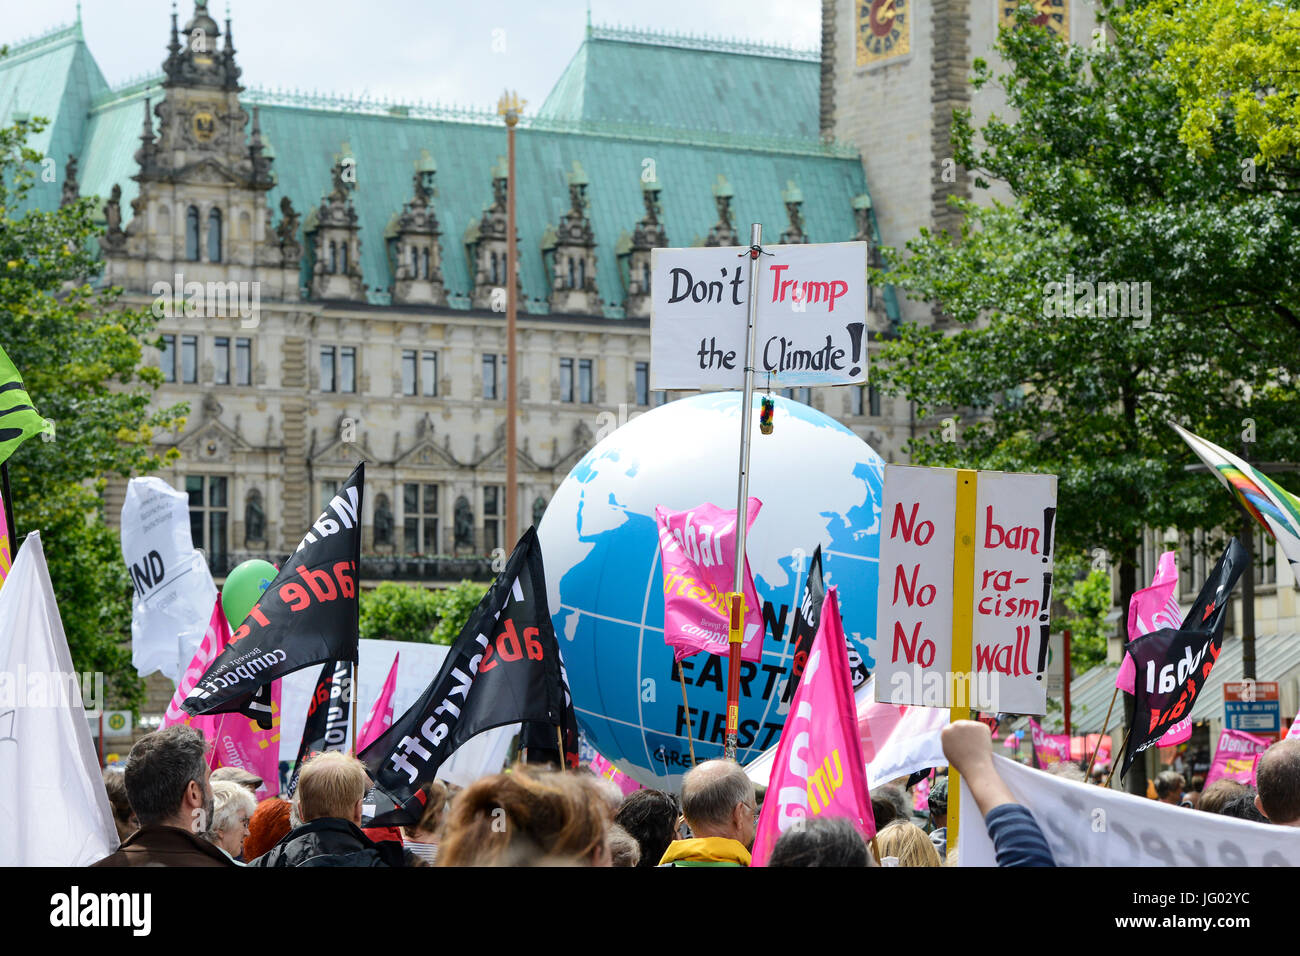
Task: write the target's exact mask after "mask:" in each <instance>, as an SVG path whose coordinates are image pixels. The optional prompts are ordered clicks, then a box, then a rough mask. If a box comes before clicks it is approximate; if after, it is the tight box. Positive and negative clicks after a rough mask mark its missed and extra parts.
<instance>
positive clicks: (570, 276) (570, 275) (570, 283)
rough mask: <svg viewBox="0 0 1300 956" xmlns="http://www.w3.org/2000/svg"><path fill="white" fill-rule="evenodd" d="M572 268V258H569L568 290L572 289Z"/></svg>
mask: <svg viewBox="0 0 1300 956" xmlns="http://www.w3.org/2000/svg"><path fill="white" fill-rule="evenodd" d="M573 266H574V262H573V256H569V288H570V289H572V288H573V276H574V269H573Z"/></svg>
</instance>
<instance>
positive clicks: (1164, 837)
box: [957, 755, 1300, 866]
mask: <svg viewBox="0 0 1300 956" xmlns="http://www.w3.org/2000/svg"><path fill="white" fill-rule="evenodd" d="M993 763H994V766H995V767H996V768H997V771H998V775H999V776H1000V777H1001V778H1002V780H1003V782H1004V783H1005V784H1006V785H1007V787H1008V788H1009V789H1010V790H1011V793H1012V794H1013V795H1014V796H1015V798H1016V802H1017V803H1020V804H1022V805H1024V806H1025V807H1028V808H1029V811H1030V812H1031V813H1032V814H1033V815H1034V819H1035V820H1037V821H1038V826H1039V828H1040V829H1042V831H1043V835H1044V836H1045V837H1046V838H1047V845H1048V846H1049V847H1050V848H1051V850H1052V856H1053V857H1054V858H1055V859H1056V865H1057V866H1300V830H1298V829H1294V828H1291V827H1280V826H1274V825H1272V824H1268V823H1252V822H1250V821H1248V820H1237V819H1234V818H1232V817H1225V816H1221V815H1219V814H1217V813H1204V812H1202V811H1200V810H1191V809H1188V808H1186V807H1173V806H1170V805H1169V804H1167V803H1160V802H1159V801H1156V800H1149V799H1147V798H1145V797H1138V796H1134V795H1133V794H1131V793H1120V792H1119V791H1116V790H1107V789H1105V788H1103V787H1097V786H1092V785H1089V784H1085V783H1076V782H1074V781H1073V780H1065V779H1064V778H1062V777H1058V776H1056V775H1055V774H1050V773H1046V772H1044V771H1042V770H1033V769H1031V768H1029V767H1025V766H1022V765H1021V764H1018V763H1016V762H1015V761H1013V760H1008V759H1007V758H1005V757H999V756H996V755H995V756H994V757H993ZM957 862H958V865H959V866H997V865H998V864H997V857H996V856H995V854H994V852H993V842H992V841H991V840H990V839H989V835H988V830H987V829H985V827H984V819H983V817H981V816H980V813H979V810H978V808H977V807H976V805H975V798H974V797H973V796H971V792H970V790H969V789H967V787H966V781H965V780H964V779H963V780H962V782H961V825H960V827H959V829H958V834H957Z"/></svg>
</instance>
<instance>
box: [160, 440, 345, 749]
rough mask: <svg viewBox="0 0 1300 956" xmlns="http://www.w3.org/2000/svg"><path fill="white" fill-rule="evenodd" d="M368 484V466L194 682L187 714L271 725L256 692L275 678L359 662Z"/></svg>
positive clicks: (335, 501)
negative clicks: (364, 506)
mask: <svg viewBox="0 0 1300 956" xmlns="http://www.w3.org/2000/svg"><path fill="white" fill-rule="evenodd" d="M364 483H365V465H364V464H360V465H357V467H356V469H355V470H354V471H353V472H352V474H351V475H349V476H348V480H347V481H345V482H344V483H343V487H341V488H340V489H339V490H338V494H336V495H335V496H334V497H333V498H331V499H330V502H329V504H328V505H326V506H325V510H324V511H323V512H321V516H320V517H319V518H317V519H316V523H315V524H313V525H312V526H311V528H310V529H309V530H308V532H307V534H306V536H305V537H304V538H303V539H302V542H301V543H300V544H299V545H298V549H297V550H296V551H295V552H294V553H293V554H292V555H290V557H289V558H288V559H287V560H286V561H285V562H284V564H283V565H282V566H281V568H280V573H279V574H277V575H276V576H275V580H274V581H272V582H271V586H270V587H268V588H267V589H266V590H265V591H264V592H263V593H262V597H261V599H260V600H259V601H258V602H257V603H256V604H254V605H253V609H252V610H251V611H249V612H248V616H247V617H246V618H244V622H243V624H241V625H240V626H239V627H238V629H236V631H235V633H234V634H233V635H232V636H231V639H230V643H229V644H228V645H227V646H226V649H225V650H223V651H222V652H221V653H220V654H219V655H218V656H217V659H216V660H215V661H213V662H212V666H210V667H209V668H208V669H207V672H206V673H204V675H203V676H202V677H201V678H199V682H198V683H197V684H195V685H194V689H193V690H192V691H190V695H189V696H188V697H187V698H185V701H184V702H183V703H182V704H181V707H182V708H183V709H184V710H185V712H186V713H188V714H191V715H193V716H198V715H199V714H229V713H240V714H245V715H247V716H249V717H252V718H254V719H256V720H257V721H258V723H259V725H261V726H262V727H263V728H264V729H269V728H270V726H271V724H270V714H269V712H267V713H263V712H262V709H261V708H259V707H257V706H256V696H257V695H258V694H259V693H263V694H264V693H265V690H263V688H266V687H268V686H269V685H270V683H271V681H273V680H275V679H276V678H277V677H283V676H284V675H285V674H291V673H293V672H294V671H296V670H300V669H302V668H304V667H310V666H311V665H313V664H322V663H324V662H325V661H351V662H352V663H356V660H357V637H358V633H357V615H358V605H357V580H358V568H359V567H360V564H361V505H362V492H363V491H364ZM263 721H266V722H265V723H263Z"/></svg>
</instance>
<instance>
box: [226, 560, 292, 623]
mask: <svg viewBox="0 0 1300 956" xmlns="http://www.w3.org/2000/svg"><path fill="white" fill-rule="evenodd" d="M279 573H280V572H279V570H278V569H277V568H276V566H275V565H274V564H272V563H271V562H270V561H263V560H261V559H260V558H254V559H252V560H251V561H245V562H244V563H243V564H239V565H236V566H235V567H234V568H233V569H231V572H230V573H229V574H228V575H226V583H225V584H224V585H223V586H222V588H221V610H222V612H223V613H224V614H225V615H226V620H227V621H229V622H230V629H231V630H232V631H235V630H238V629H239V625H241V624H243V623H244V618H246V617H248V612H249V611H251V610H252V609H253V605H254V604H256V603H257V602H258V600H260V599H261V597H262V592H263V591H265V590H266V589H267V588H268V587H270V586H271V582H272V581H274V580H275V576H276V575H277V574H279Z"/></svg>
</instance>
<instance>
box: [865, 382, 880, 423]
mask: <svg viewBox="0 0 1300 956" xmlns="http://www.w3.org/2000/svg"><path fill="white" fill-rule="evenodd" d="M867 412H868V414H870V415H871V417H872V418H879V417H880V393H879V392H878V391H876V386H874V385H868V386H867Z"/></svg>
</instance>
